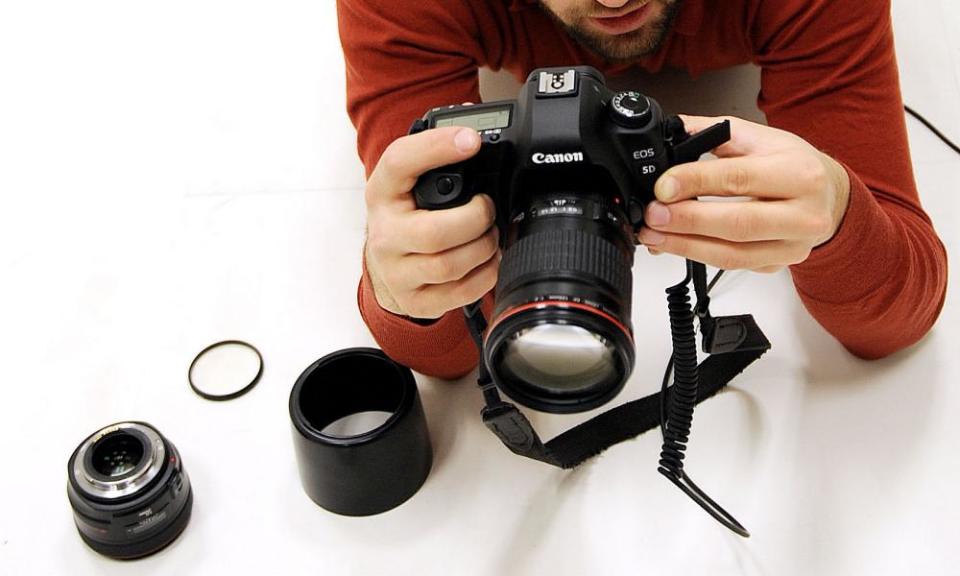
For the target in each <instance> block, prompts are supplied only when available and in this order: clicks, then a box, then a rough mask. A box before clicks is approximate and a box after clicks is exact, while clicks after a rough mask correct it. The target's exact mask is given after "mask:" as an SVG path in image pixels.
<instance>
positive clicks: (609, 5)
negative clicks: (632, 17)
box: [597, 0, 630, 8]
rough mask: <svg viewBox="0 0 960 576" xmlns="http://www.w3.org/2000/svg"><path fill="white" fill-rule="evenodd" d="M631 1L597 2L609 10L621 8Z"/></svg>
mask: <svg viewBox="0 0 960 576" xmlns="http://www.w3.org/2000/svg"><path fill="white" fill-rule="evenodd" d="M629 1H630V0H597V2H599V3H600V4H603V5H604V6H606V7H607V8H619V7H621V6H623V5H624V4H626V3H627V2H629Z"/></svg>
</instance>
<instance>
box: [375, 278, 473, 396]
mask: <svg viewBox="0 0 960 576" xmlns="http://www.w3.org/2000/svg"><path fill="white" fill-rule="evenodd" d="M357 304H358V306H359V308H360V315H361V316H362V317H363V320H364V322H365V323H366V324H367V327H368V328H369V329H370V333H371V334H372V335H373V338H374V340H376V341H377V344H379V346H380V348H382V349H383V351H384V353H386V354H387V356H389V357H391V358H392V359H393V360H395V361H396V362H399V363H400V364H403V365H405V366H408V367H410V368H411V369H412V370H415V371H417V372H420V373H421V374H426V375H429V376H437V377H439V378H444V379H456V378H459V377H461V376H463V375H464V374H466V373H467V372H469V371H470V370H471V369H472V368H473V367H474V366H476V363H477V358H478V354H477V350H476V345H475V344H474V342H473V339H472V338H470V334H469V333H468V331H467V327H466V322H465V321H464V317H463V313H462V312H461V311H460V310H451V311H449V312H447V313H446V314H444V315H443V316H441V317H440V318H439V319H437V320H436V321H435V322H432V323H430V324H428V325H422V324H418V323H417V322H414V321H412V320H410V319H409V318H406V317H403V316H398V315H396V314H393V313H392V312H389V311H387V310H384V309H383V308H381V307H380V303H379V302H377V297H376V294H375V293H374V291H373V283H372V282H371V280H370V276H369V274H368V273H367V268H366V265H364V267H363V276H362V277H361V279H360V283H359V286H358V287H357Z"/></svg>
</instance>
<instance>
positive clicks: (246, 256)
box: [0, 0, 960, 575]
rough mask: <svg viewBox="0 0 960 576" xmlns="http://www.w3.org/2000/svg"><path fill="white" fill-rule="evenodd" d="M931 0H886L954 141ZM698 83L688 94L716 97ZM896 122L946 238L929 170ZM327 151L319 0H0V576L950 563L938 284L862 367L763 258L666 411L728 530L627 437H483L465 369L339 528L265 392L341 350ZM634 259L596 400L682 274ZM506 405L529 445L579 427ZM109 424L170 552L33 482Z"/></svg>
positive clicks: (956, 331)
mask: <svg viewBox="0 0 960 576" xmlns="http://www.w3.org/2000/svg"><path fill="white" fill-rule="evenodd" d="M958 6H960V5H958V4H957V3H956V2H952V1H951V0H929V1H927V2H922V3H915V2H907V1H906V0H896V1H895V2H894V13H895V23H896V30H897V33H898V46H899V58H900V62H901V74H902V77H903V91H904V94H905V96H906V99H907V101H908V102H909V103H911V104H912V105H914V106H915V107H917V108H918V109H920V110H922V111H923V112H924V113H926V114H927V115H929V117H930V118H931V119H932V120H934V121H935V122H936V123H937V124H938V125H940V126H941V127H942V128H943V129H944V131H946V132H947V133H948V134H951V135H952V136H953V137H954V138H955V139H960V111H958V106H957V104H958V102H960V40H958V39H960V7H958ZM704 81H705V82H708V83H711V84H709V85H710V86H717V88H714V89H711V90H701V91H700V94H699V95H698V96H697V98H699V101H700V104H701V105H702V106H704V107H705V108H708V109H709V108H710V106H711V105H712V104H711V103H712V102H715V100H714V99H713V97H714V96H716V97H717V98H726V99H727V100H731V97H730V96H729V95H723V94H720V93H716V94H711V93H712V92H714V90H719V89H720V88H719V86H721V85H722V84H723V82H722V81H718V80H717V77H713V76H711V77H708V78H707V79H706V80H704ZM668 84H669V83H668ZM740 85H741V92H742V91H743V84H740ZM667 89H668V90H669V87H668V88H667ZM496 90H497V88H496V87H493V88H491V87H490V86H489V85H485V91H486V92H487V93H488V94H491V93H496ZM500 90H503V88H502V87H501V88H500ZM681 91H682V90H681ZM747 92H748V93H747V94H746V100H747V101H749V100H750V99H751V98H752V96H751V95H750V94H749V90H747ZM734 96H735V97H732V100H731V101H740V100H742V98H741V97H742V96H744V94H739V95H737V94H735V95H734ZM677 98H679V96H678V97H677ZM727 100H723V102H727ZM673 102H674V103H676V101H673ZM696 106H697V105H696V104H691V105H690V107H691V110H692V108H695V107H696ZM724 106H728V105H727V104H724ZM737 106H738V105H737V104H735V103H734V104H729V106H728V107H729V109H732V110H734V111H737V110H739V108H737ZM676 107H677V106H674V108H676ZM744 113H746V112H744ZM909 126H910V137H911V144H912V146H913V156H914V165H915V167H916V172H917V179H918V181H919V184H920V188H921V193H922V198H923V201H924V204H925V206H926V208H927V209H928V211H929V212H930V213H931V215H932V217H933V219H934V222H935V224H936V226H937V228H938V230H939V231H940V234H941V235H942V237H943V239H944V241H945V242H946V244H947V248H948V251H951V252H952V253H953V254H956V253H957V249H958V248H960V240H958V232H957V230H958V224H960V222H958V218H957V214H958V211H957V208H958V202H960V201H958V195H957V190H956V187H957V184H956V183H957V181H958V180H957V173H958V171H960V158H957V157H956V156H955V155H954V154H953V153H952V152H950V151H949V150H947V148H946V147H944V146H943V145H942V144H941V143H940V142H939V141H937V140H936V139H935V138H934V137H933V136H931V135H930V134H929V133H928V132H927V131H926V130H925V129H923V128H922V127H921V126H919V124H917V123H915V122H913V121H910V122H909ZM865 129H868V127H865ZM876 129H882V127H876ZM354 138H355V134H354V132H353V129H352V127H351V126H350V124H349V121H348V119H347V117H346V113H345V111H344V85H343V63H342V60H341V56H340V52H339V44H338V39H337V36H336V21H335V9H334V4H333V2H331V1H330V0H325V1H323V2H306V1H290V2H270V3H267V2H258V3H237V2H225V1H202V2H172V3H165V4H162V5H146V4H140V3H130V2H120V1H110V2H107V1H96V2H92V3H87V2H65V1H49V0H42V1H36V2H30V3H26V2H20V3H4V4H3V5H2V7H0V195H2V203H0V367H2V370H3V372H2V384H0V390H2V392H0V463H2V464H0V470H2V473H0V574H11V575H20V574H70V575H81V574H105V575H112V574H139V575H149V574H203V575H211V574H262V573H271V574H272V573H279V574H380V573H400V574H426V573H438V574H440V573H442V574H583V573H598V574H626V573H640V574H751V575H752V574H773V575H791V574H797V575H808V574H844V575H846V574H871V575H877V574H903V573H909V574H916V575H919V574H947V573H957V565H958V564H960V552H958V551H957V550H958V547H957V541H958V532H960V528H958V520H960V495H958V486H960V462H958V457H957V448H956V446H955V443H956V438H957V437H958V433H960V418H958V408H960V386H958V382H957V377H958V374H960V354H958V351H960V346H958V344H957V342H958V340H960V327H958V325H957V321H958V320H960V315H958V309H957V304H956V300H957V295H958V292H957V281H958V278H957V276H956V274H955V273H954V274H952V275H951V282H950V293H949V294H948V301H947V305H946V307H945V309H944V311H943V315H942V316H941V318H940V322H939V323H938V325H937V326H936V327H935V328H934V330H933V331H932V333H931V334H930V335H929V336H928V337H927V338H926V339H925V340H924V341H923V342H921V343H920V344H919V345H917V346H915V347H914V348H912V349H910V350H907V351H904V352H902V353H899V354H897V355H895V356H894V357H891V358H888V359H885V360H882V361H878V362H863V361H860V360H857V359H855V358H854V357H852V356H851V355H849V354H848V353H846V352H845V351H844V350H843V349H842V348H841V347H840V345H839V344H837V343H836V342H835V341H834V340H833V339H832V338H831V337H829V336H828V335H827V334H826V333H825V332H824V331H823V330H822V329H821V328H820V327H819V326H818V325H817V324H816V323H815V322H814V321H813V320H812V319H811V318H810V317H809V316H808V315H807V314H806V312H805V311H804V310H803V308H802V306H801V304H800V302H799V300H798V299H797V297H796V295H795V293H794V291H793V289H792V287H791V285H790V281H789V277H788V276H787V274H786V273H781V274H779V275H774V276H762V275H752V274H748V273H740V274H736V275H732V276H731V277H730V278H729V279H727V280H725V281H723V282H722V283H721V284H720V285H719V286H718V287H717V297H716V299H715V310H716V312H718V313H746V312H750V313H753V314H754V315H755V316H756V318H757V319H758V321H759V322H760V324H761V326H762V328H763V329H764V331H765V332H766V334H767V335H768V337H769V338H770V340H771V341H772V342H773V346H774V347H773V350H772V351H771V352H770V353H768V354H767V355H766V356H765V357H764V358H763V359H762V360H761V361H760V362H759V363H757V364H756V365H755V366H753V367H752V368H750V369H749V370H748V371H747V372H746V373H744V374H743V375H742V376H741V377H739V378H738V379H737V380H735V384H734V386H733V389H732V390H731V391H730V392H728V393H725V394H723V395H721V396H719V397H717V398H714V399H712V400H710V401H709V402H707V403H706V404H704V405H702V406H701V407H700V408H699V409H698V410H697V414H696V418H695V422H694V429H693V436H692V440H691V444H690V451H689V457H688V470H689V471H690V472H691V475H692V476H693V478H694V479H695V480H697V481H698V482H699V483H700V485H701V486H703V487H704V488H705V489H706V490H707V492H708V493H709V494H711V495H712V496H714V497H715V498H716V499H718V500H719V501H720V502H721V503H722V504H724V505H725V506H727V507H728V509H729V510H731V511H732V512H734V513H735V515H736V516H737V517H738V518H739V519H740V520H741V521H743V522H744V523H745V524H746V526H747V527H748V528H749V529H750V530H751V531H752V532H753V537H752V538H751V539H749V540H741V539H739V538H737V537H735V536H733V535H731V534H729V533H728V532H726V531H725V530H724V529H723V528H721V527H719V526H718V525H717V524H715V523H714V522H713V521H712V520H711V519H709V518H708V517H707V516H706V515H705V514H704V513H703V512H702V511H701V510H700V509H699V508H697V507H696V506H695V505H693V504H692V503H691V502H689V501H688V500H687V499H686V497H685V496H684V495H682V494H681V493H680V492H679V491H678V490H677V489H676V488H674V487H673V486H672V485H670V484H669V483H668V482H667V481H666V480H665V479H663V478H662V477H661V476H660V475H659V474H658V473H657V472H656V461H657V457H658V453H659V441H660V439H659V436H658V435H656V434H648V435H646V436H643V437H641V438H639V439H637V440H635V441H631V442H627V443H625V444H622V445H620V446H617V447H615V448H613V449H611V450H609V451H608V452H606V453H604V454H603V455H601V456H600V457H598V458H596V459H594V460H593V461H591V462H589V463H588V464H586V465H584V466H582V467H581V468H580V469H578V470H576V471H573V472H564V471H559V470H555V469H552V468H550V467H547V466H545V465H541V464H538V463H535V462H532V461H527V460H524V459H521V458H518V457H516V456H514V455H512V454H511V453H510V452H508V451H507V450H506V449H505V448H504V447H503V446H502V445H500V444H499V442H498V441H497V440H496V438H494V437H493V436H492V435H491V434H490V433H489V432H488V431H487V430H486V429H485V428H484V427H483V426H482V424H481V423H480V420H479V416H478V411H479V408H480V405H481V399H480V396H479V394H478V393H477V391H476V390H475V389H474V387H473V386H472V378H466V379H464V380H463V381H460V382H456V383H446V382H441V381H435V380H432V379H430V378H424V377H418V381H419V386H420V391H421V394H422V398H423V402H424V405H425V408H426V411H427V417H428V421H429V427H430V431H431V436H432V439H433V443H434V449H435V454H436V459H435V463H434V467H433V470H432V472H431V474H430V477H429V479H428V480H427V483H426V484H425V485H424V487H423V488H422V490H421V491H420V492H419V493H418V494H417V495H416V496H415V497H414V498H413V499H411V500H410V501H408V502H407V503H405V504H404V505H402V506H401V507H399V508H397V509H395V510H393V511H390V512H388V513H385V514H382V515H379V516H375V517H369V518H344V517H340V516H336V515H334V514H331V513H328V512H325V511H324V510H322V509H320V508H318V507H317V506H315V505H314V504H313V503H312V502H311V501H310V500H309V499H308V498H307V497H306V495H305V494H304V493H303V491H302V490H301V488H300V485H299V480H298V476H297V472H296V468H295V462H294V456H293V450H292V443H291V436H290V429H289V419H288V415H287V404H286V401H287V397H288V394H289V392H290V388H291V386H292V385H293V382H294V380H295V379H296V377H297V375H298V374H299V373H300V371H301V370H302V369H303V368H305V367H306V366H307V365H308V364H309V363H311V362H312V361H314V360H316V359H317V358H319V357H321V356H323V355H325V354H327V353H329V352H331V351H334V350H336V349H340V348H344V347H348V346H358V345H372V344H373V341H372V339H371V337H370V336H369V334H368V332H367V330H366V328H365V327H364V325H363V323H362V321H361V319H360V315H359V313H358V312H357V309H356V304H355V291H356V280H357V278H358V275H359V271H360V249H361V243H362V236H363V227H364V209H363V203H362V192H361V191H362V187H363V175H362V170H361V166H360V163H359V161H358V160H357V158H356V153H355V148H354ZM638 254H642V255H640V256H639V257H638V261H637V264H636V268H635V270H636V274H635V275H636V278H637V281H636V292H635V295H634V296H635V300H634V302H635V309H636V311H635V317H634V321H635V326H636V330H637V342H638V354H637V368H636V370H635V373H634V375H633V377H632V378H631V380H630V382H629V385H628V387H627V389H626V390H625V392H624V393H623V394H622V396H621V399H624V400H625V399H629V398H635V397H638V396H640V395H645V394H647V393H649V392H651V391H653V390H654V388H656V386H657V385H658V382H659V375H660V373H661V371H662V368H663V363H664V361H665V359H666V358H667V355H668V353H669V348H668V347H669V342H668V338H667V324H666V312H665V306H664V303H663V297H662V289H663V287H664V286H666V285H668V284H671V283H673V282H675V281H676V280H677V277H678V274H680V273H681V268H682V265H681V263H680V261H679V260H677V259H673V258H669V257H660V258H653V257H649V256H647V255H646V254H645V252H644V251H641V253H638ZM953 269H954V270H956V267H955V266H954V267H953ZM224 338H241V339H247V340H249V341H251V342H253V343H255V344H256V345H257V346H259V347H260V349H261V350H262V352H263V354H264V357H265V364H266V369H265V373H264V376H263V380H262V381H261V383H260V384H259V386H258V387H257V388H255V389H254V390H253V391H252V392H251V393H250V394H248V395H247V396H245V397H243V398H241V399H238V400H235V401H232V402H227V403H213V402H208V401H204V400H202V399H200V398H198V397H197V396H195V395H194V394H193V393H192V392H191V391H190V389H189V388H188V386H187V383H186V379H185V375H186V370H187V366H188V364H189V362H190V360H191V359H192V358H193V356H194V354H195V353H196V352H197V351H199V350H200V349H201V348H202V347H204V346H205V345H207V344H209V343H211V342H214V341H216V340H219V339H224ZM528 414H529V415H531V418H532V419H533V421H534V422H535V424H536V425H537V427H538V428H539V430H540V432H541V434H542V435H543V436H544V437H551V436H553V435H554V434H556V433H557V432H559V431H561V430H564V429H566V428H568V427H569V426H570V425H572V424H573V423H575V422H577V421H579V420H580V419H582V418H579V417H559V416H549V415H544V414H536V413H533V412H528ZM125 419H142V420H146V421H148V422H151V423H153V424H154V425H156V426H157V427H158V428H159V429H160V430H161V432H163V433H164V434H165V435H167V436H168V437H169V438H170V439H171V440H172V441H173V442H174V443H175V444H176V445H177V446H178V448H179V449H180V451H181V454H182V456H183V459H184V462H185V464H186V467H187V469H188V471H189V474H190V477H191V480H192V483H193V487H194V490H195V495H196V502H195V506H194V512H193V518H192V520H191V522H190V525H189V526H188V527H187V529H186V531H185V533H184V534H183V535H182V536H181V538H180V539H179V540H178V541H177V542H176V543H175V544H174V545H172V546H171V547H170V548H168V549H166V550H165V551H163V552H162V553H160V554H158V555H156V556H153V557H150V558H148V559H144V560H141V561H137V562H134V563H129V562H128V563H121V562H115V561H111V560H108V559H105V558H103V557H100V556H98V555H97V554H95V553H93V552H92V551H90V550H89V549H88V548H87V547H86V546H85V545H84V544H83V543H82V542H81V540H80V538H79V537H78V535H77V533H76V529H75V528H74V526H73V520H72V516H71V512H70V508H69V505H68V502H67V498H66V491H65V486H66V461H67V458H68V457H69V455H70V452H71V451H72V450H73V448H74V447H75V446H76V445H77V444H78V443H79V442H80V441H81V440H82V439H83V438H84V437H85V436H86V435H87V434H89V433H91V432H93V431H94V430H96V429H97V428H99V427H101V426H103V425H106V424H108V423H111V422H115V421H120V420H125Z"/></svg>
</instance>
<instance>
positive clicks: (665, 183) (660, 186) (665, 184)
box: [654, 176, 680, 202]
mask: <svg viewBox="0 0 960 576" xmlns="http://www.w3.org/2000/svg"><path fill="white" fill-rule="evenodd" d="M654 193H655V194H656V195H657V199H659V200H662V201H664V202H669V201H671V200H673V199H674V198H676V197H677V194H679V193H680V183H679V182H677V179H676V178H674V177H673V176H664V177H663V178H660V179H659V180H657V185H656V187H655V190H654Z"/></svg>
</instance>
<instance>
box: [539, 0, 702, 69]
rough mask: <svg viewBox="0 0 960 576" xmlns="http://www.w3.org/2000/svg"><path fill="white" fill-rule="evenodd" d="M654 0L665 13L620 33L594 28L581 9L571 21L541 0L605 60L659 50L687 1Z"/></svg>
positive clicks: (560, 22)
mask: <svg viewBox="0 0 960 576" xmlns="http://www.w3.org/2000/svg"><path fill="white" fill-rule="evenodd" d="M651 2H656V3H660V4H662V5H663V13H662V14H660V16H658V17H657V18H656V19H655V20H651V21H649V22H646V23H644V25H643V26H642V27H641V28H640V29H638V30H634V31H633V32H629V33H627V34H620V35H611V34H604V33H602V32H599V31H594V30H590V29H589V28H588V27H587V23H586V19H587V18H589V15H588V14H587V13H586V12H582V11H578V12H576V13H573V14H570V15H568V16H567V19H568V20H569V22H570V23H569V24H568V23H567V22H565V21H564V20H562V19H561V18H560V16H559V15H558V14H555V13H554V12H553V11H552V10H551V9H550V8H549V6H547V5H546V4H545V3H544V2H543V0H540V7H541V8H542V9H543V11H544V12H546V13H547V14H548V15H549V16H550V17H551V18H553V20H554V21H556V23H557V24H558V25H559V26H560V27H561V28H563V29H564V30H566V32H567V34H569V35H570V36H571V37H572V38H573V39H574V40H576V41H577V42H578V43H579V44H581V45H582V46H584V47H585V48H587V49H589V50H590V51H592V52H594V53H595V54H597V55H599V56H601V57H603V58H604V59H605V60H608V61H610V62H622V61H626V60H634V59H636V58H639V57H641V56H648V55H650V54H653V53H655V52H656V51H657V50H659V49H660V47H661V46H662V45H663V41H664V39H665V38H666V36H667V32H669V31H670V28H671V27H672V26H673V22H674V20H676V17H677V12H679V10H680V5H681V4H683V0H651Z"/></svg>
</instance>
